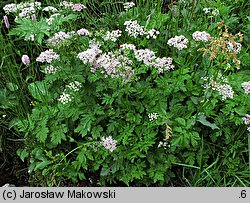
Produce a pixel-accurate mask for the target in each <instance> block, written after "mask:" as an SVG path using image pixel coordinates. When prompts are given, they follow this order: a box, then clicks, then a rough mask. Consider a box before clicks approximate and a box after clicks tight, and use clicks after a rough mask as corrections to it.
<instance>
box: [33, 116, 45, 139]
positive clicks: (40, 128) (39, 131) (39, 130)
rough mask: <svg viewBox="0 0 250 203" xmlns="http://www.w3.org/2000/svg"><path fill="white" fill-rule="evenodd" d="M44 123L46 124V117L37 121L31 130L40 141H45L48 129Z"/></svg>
mask: <svg viewBox="0 0 250 203" xmlns="http://www.w3.org/2000/svg"><path fill="white" fill-rule="evenodd" d="M46 124H47V118H45V119H43V120H42V121H40V122H38V125H37V126H36V128H35V130H34V132H33V134H34V135H35V136H36V138H37V139H38V140H39V141H40V142H42V143H45V140H46V139H47V136H48V132H49V129H48V128H47V127H46Z"/></svg>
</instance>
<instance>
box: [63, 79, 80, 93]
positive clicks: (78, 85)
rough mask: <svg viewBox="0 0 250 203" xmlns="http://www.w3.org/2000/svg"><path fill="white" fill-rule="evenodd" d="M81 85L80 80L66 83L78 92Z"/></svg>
mask: <svg viewBox="0 0 250 203" xmlns="http://www.w3.org/2000/svg"><path fill="white" fill-rule="evenodd" d="M81 86H82V85H81V83H80V82H78V81H74V82H71V83H69V84H68V85H66V87H67V88H69V89H70V90H72V91H73V92H78V91H79V90H80V87H81Z"/></svg>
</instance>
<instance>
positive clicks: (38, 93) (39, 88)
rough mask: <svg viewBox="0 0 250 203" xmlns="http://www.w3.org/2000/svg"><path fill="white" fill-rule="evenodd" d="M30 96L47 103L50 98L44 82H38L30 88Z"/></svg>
mask: <svg viewBox="0 0 250 203" xmlns="http://www.w3.org/2000/svg"><path fill="white" fill-rule="evenodd" d="M28 88H29V91H30V94H31V95H32V96H33V97H34V98H35V99H37V100H39V101H45V100H46V98H47V97H48V88H47V86H46V84H45V82H44V81H36V82H33V83H31V84H30V85H29V86H28Z"/></svg>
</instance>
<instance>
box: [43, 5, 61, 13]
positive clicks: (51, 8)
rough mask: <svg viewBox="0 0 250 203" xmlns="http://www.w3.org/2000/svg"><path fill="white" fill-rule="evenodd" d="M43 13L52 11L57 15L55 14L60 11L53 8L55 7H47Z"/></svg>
mask: <svg viewBox="0 0 250 203" xmlns="http://www.w3.org/2000/svg"><path fill="white" fill-rule="evenodd" d="M43 11H46V12H49V11H51V12H52V13H55V12H57V11H58V10H57V8H55V7H53V6H46V7H44V8H43Z"/></svg>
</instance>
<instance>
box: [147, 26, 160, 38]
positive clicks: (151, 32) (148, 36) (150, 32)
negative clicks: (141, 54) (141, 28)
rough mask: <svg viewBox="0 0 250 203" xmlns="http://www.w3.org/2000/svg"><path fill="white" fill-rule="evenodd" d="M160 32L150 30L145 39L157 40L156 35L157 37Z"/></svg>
mask: <svg viewBox="0 0 250 203" xmlns="http://www.w3.org/2000/svg"><path fill="white" fill-rule="evenodd" d="M159 34H160V32H159V31H158V30H156V29H154V28H153V29H151V30H149V31H147V36H146V38H147V39H149V38H153V39H156V38H157V35H159Z"/></svg>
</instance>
